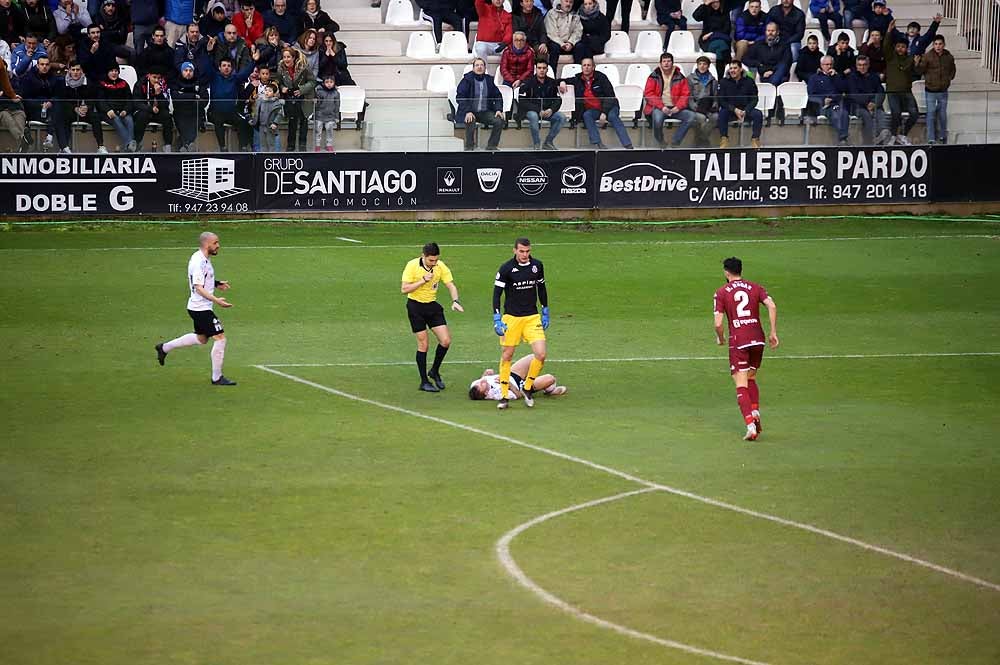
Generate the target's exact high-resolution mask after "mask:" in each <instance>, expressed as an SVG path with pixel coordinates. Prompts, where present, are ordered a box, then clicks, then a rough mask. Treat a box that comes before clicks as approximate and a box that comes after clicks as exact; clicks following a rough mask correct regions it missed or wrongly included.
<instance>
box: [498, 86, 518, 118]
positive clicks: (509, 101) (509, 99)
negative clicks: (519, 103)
mask: <svg viewBox="0 0 1000 665" xmlns="http://www.w3.org/2000/svg"><path fill="white" fill-rule="evenodd" d="M497 87H498V88H500V97H502V98H503V112H504V113H510V110H511V109H512V108H514V88H512V87H510V86H509V85H498V86H497Z"/></svg>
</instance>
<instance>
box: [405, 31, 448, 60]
mask: <svg viewBox="0 0 1000 665" xmlns="http://www.w3.org/2000/svg"><path fill="white" fill-rule="evenodd" d="M436 46H437V45H436V44H435V43H434V34H433V33H431V32H428V31H427V30H418V31H416V32H411V33H410V39H409V40H408V41H407V42H406V57H407V58H413V59H414V60H437V59H438V58H440V57H441V56H439V55H438V54H437V49H436Z"/></svg>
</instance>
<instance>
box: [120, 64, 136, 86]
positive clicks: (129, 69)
mask: <svg viewBox="0 0 1000 665" xmlns="http://www.w3.org/2000/svg"><path fill="white" fill-rule="evenodd" d="M118 75H119V76H121V78H122V80H123V81H125V82H126V83H128V87H129V88H134V87H135V84H136V82H137V81H138V80H139V74H138V73H137V72H136V71H135V67H133V66H132V65H118Z"/></svg>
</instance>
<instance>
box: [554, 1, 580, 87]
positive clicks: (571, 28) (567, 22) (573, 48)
mask: <svg viewBox="0 0 1000 665" xmlns="http://www.w3.org/2000/svg"><path fill="white" fill-rule="evenodd" d="M545 36H546V38H547V39H548V45H549V67H550V68H551V69H552V71H555V69H556V67H557V66H558V65H559V56H560V55H562V54H563V53H565V54H566V55H572V56H573V62H581V61H582V60H583V58H584V49H585V48H586V46H585V44H583V43H582V41H583V23H582V22H581V21H580V15H579V14H577V13H576V12H574V11H573V0H559V6H558V7H553V8H552V10H551V11H550V12H549V13H548V14H546V15H545Z"/></svg>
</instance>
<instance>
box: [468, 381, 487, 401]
mask: <svg viewBox="0 0 1000 665" xmlns="http://www.w3.org/2000/svg"><path fill="white" fill-rule="evenodd" d="M469 399H473V400H480V399H486V395H484V394H482V393H481V392H479V386H478V385H476V384H475V383H473V384H472V385H471V386H469Z"/></svg>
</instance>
